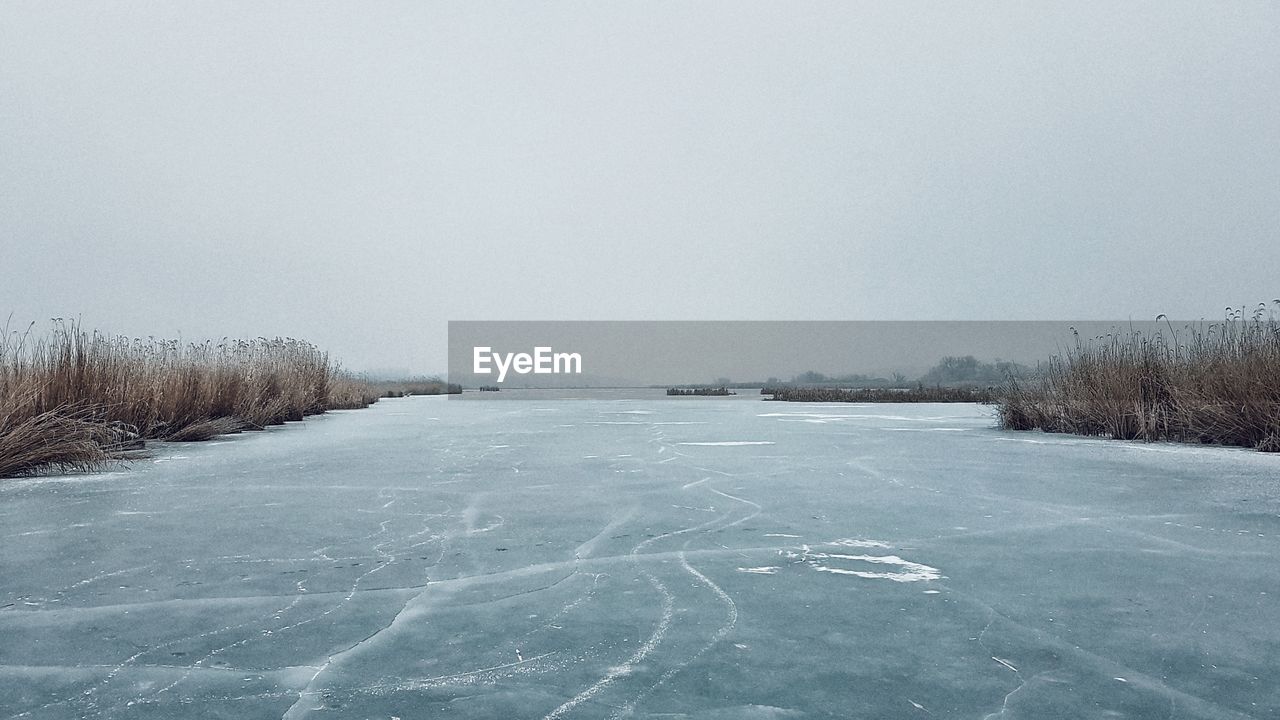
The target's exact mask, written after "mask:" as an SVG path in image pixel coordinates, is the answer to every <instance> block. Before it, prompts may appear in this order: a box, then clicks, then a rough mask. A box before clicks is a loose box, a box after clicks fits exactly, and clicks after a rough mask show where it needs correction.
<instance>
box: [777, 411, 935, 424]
mask: <svg viewBox="0 0 1280 720" xmlns="http://www.w3.org/2000/svg"><path fill="white" fill-rule="evenodd" d="M756 417H763V418H783V419H798V420H804V419H808V420H810V421H821V422H827V421H830V420H835V421H837V422H839V421H841V420H898V421H906V422H909V421H913V420H921V419H922V418H913V417H907V416H905V415H878V414H872V413H814V412H789V413H784V412H772V413H758V414H757V415H756Z"/></svg>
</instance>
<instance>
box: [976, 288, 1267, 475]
mask: <svg viewBox="0 0 1280 720" xmlns="http://www.w3.org/2000/svg"><path fill="white" fill-rule="evenodd" d="M1274 303H1275V304H1276V305H1278V306H1280V300H1277V301H1274ZM1167 328H1168V330H1167V332H1165V331H1158V332H1153V333H1149V334H1143V333H1128V334H1112V335H1108V336H1105V337H1100V338H1094V339H1092V340H1089V341H1080V340H1079V339H1077V343H1076V346H1075V347H1074V348H1073V349H1071V350H1069V351H1068V352H1066V353H1065V354H1064V355H1062V356H1058V357H1054V358H1052V359H1051V360H1050V361H1049V362H1048V363H1047V364H1046V365H1044V366H1043V367H1042V368H1041V372H1040V373H1039V375H1038V376H1037V377H1035V378H1032V379H1024V380H1021V381H1015V380H1011V381H1009V383H1008V385H1007V386H1006V387H1005V388H1004V389H1003V391H1002V393H1001V397H1000V398H999V401H998V402H999V406H1000V407H999V417H1000V423H1001V425H1002V426H1003V427H1005V428H1008V429H1013V430H1030V429H1036V428H1038V429H1041V430H1044V431H1046V432H1065V433H1076V434H1080V435H1102V436H1109V437H1112V438H1116V439H1124V440H1148V441H1154V440H1170V441H1177V442H1196V443H1214V444H1220V445H1233V446H1240V447H1250V448H1258V449H1259V450H1264V451H1270V452H1280V322H1277V320H1276V316H1275V313H1274V312H1269V311H1268V310H1267V307H1266V305H1260V306H1258V308H1257V309H1256V310H1255V311H1254V312H1253V313H1251V314H1250V315H1249V316H1245V314H1244V312H1243V311H1242V310H1231V309H1228V313H1227V317H1226V318H1225V319H1224V320H1223V321H1222V322H1218V323H1212V324H1207V325H1203V324H1202V325H1193V326H1187V327H1184V328H1181V329H1175V328H1174V327H1173V326H1172V325H1171V324H1169V325H1167Z"/></svg>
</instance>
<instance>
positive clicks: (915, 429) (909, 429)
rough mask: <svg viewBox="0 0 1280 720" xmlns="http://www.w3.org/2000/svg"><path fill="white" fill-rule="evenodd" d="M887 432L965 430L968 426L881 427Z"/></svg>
mask: <svg viewBox="0 0 1280 720" xmlns="http://www.w3.org/2000/svg"><path fill="white" fill-rule="evenodd" d="M881 429H883V430H887V431H889V432H965V431H967V430H968V428H953V427H936V428H900V427H891V428H881Z"/></svg>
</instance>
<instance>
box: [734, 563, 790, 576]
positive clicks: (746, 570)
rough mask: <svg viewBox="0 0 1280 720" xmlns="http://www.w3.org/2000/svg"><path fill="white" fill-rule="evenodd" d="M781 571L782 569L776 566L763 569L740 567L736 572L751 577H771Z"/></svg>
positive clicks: (767, 566) (766, 566)
mask: <svg viewBox="0 0 1280 720" xmlns="http://www.w3.org/2000/svg"><path fill="white" fill-rule="evenodd" d="M781 569H782V568H781V567H778V566H777V565H765V566H763V567H749V568H746V567H740V568H738V572H740V573H751V574H753V575H773V574H774V573H776V572H778V571H779V570H781Z"/></svg>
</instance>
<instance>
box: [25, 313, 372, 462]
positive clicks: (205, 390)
mask: <svg viewBox="0 0 1280 720" xmlns="http://www.w3.org/2000/svg"><path fill="white" fill-rule="evenodd" d="M379 394H380V393H379V392H378V391H377V390H376V389H375V388H373V387H372V386H370V384H369V383H366V382H364V381H363V380H360V379H358V378H355V377H353V376H350V375H348V374H345V373H343V372H342V371H341V370H340V369H339V367H338V366H337V364H336V363H334V362H332V361H330V359H329V357H328V355H327V354H325V353H324V352H322V351H320V350H318V349H317V348H315V347H314V346H312V345H310V344H308V343H305V342H302V341H300V340H293V339H281V338H276V339H273V340H268V339H266V338H258V339H256V340H251V341H224V342H221V343H216V344H215V343H192V344H183V343H180V342H176V341H167V340H155V339H146V340H139V339H130V338H125V337H111V336H107V335H102V334H99V333H89V332H86V331H83V330H80V329H79V328H78V327H77V326H76V324H75V323H69V322H60V321H59V322H55V324H54V328H53V331H52V332H51V333H49V334H48V335H45V336H35V335H33V334H32V332H31V331H30V329H28V331H27V332H24V333H16V332H15V333H9V332H6V333H5V334H4V336H3V337H0V477H3V476H13V475H23V474H30V473H33V472H39V471H43V470H48V469H53V470H84V469H89V468H92V467H96V466H98V465H100V464H101V463H102V462H104V461H107V460H110V459H112V458H116V457H120V456H121V453H122V452H123V451H125V450H128V449H132V448H136V447H139V446H140V444H141V441H143V440H153V439H154V440H172V441H179V440H181V441H190V440H205V439H208V438H211V437H214V436H216V435H221V434H225V433H229V432H237V431H240V430H252V429H261V428H263V427H266V426H268V425H278V424H281V423H284V422H285V421H289V420H301V419H302V418H303V417H305V416H307V415H314V414H317V413H322V412H324V411H326V410H329V409H337V408H358V407H365V406H367V405H369V404H370V403H372V402H375V401H376V400H377V398H378V396H379Z"/></svg>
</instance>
